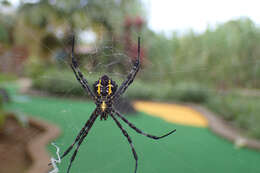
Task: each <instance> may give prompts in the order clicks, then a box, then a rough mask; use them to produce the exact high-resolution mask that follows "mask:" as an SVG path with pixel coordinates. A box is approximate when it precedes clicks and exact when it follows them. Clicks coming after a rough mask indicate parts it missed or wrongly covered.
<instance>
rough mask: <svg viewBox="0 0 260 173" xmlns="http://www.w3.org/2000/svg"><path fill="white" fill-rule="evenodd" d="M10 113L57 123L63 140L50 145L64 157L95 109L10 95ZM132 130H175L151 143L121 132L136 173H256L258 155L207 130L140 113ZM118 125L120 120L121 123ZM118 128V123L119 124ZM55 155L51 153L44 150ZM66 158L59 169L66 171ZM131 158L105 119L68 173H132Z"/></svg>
mask: <svg viewBox="0 0 260 173" xmlns="http://www.w3.org/2000/svg"><path fill="white" fill-rule="evenodd" d="M11 91H12V93H13V94H12V98H13V101H14V102H13V104H12V105H9V106H8V108H9V109H16V110H19V111H22V112H24V113H26V114H28V115H31V116H34V117H39V118H41V119H44V120H46V121H49V122H52V123H56V124H57V125H59V126H60V128H61V129H62V132H63V133H62V135H61V136H60V137H59V138H58V139H57V140H56V141H55V143H56V144H57V145H58V146H59V147H60V149H61V152H63V151H64V150H65V149H66V148H67V147H68V146H69V145H70V144H71V143H72V142H73V140H74V138H75V137H76V135H77V133H78V132H79V131H80V129H81V128H82V126H83V125H84V123H85V121H86V120H87V119H88V118H89V116H90V114H91V112H92V111H93V109H94V107H95V105H94V104H93V103H92V102H88V101H76V100H69V99H57V98H44V97H32V96H25V95H23V96H22V95H15V91H14V90H11ZM127 119H128V120H129V121H131V122H133V123H134V124H135V125H136V126H137V127H139V128H140V129H142V130H144V131H145V132H149V133H151V134H154V135H161V134H164V133H165V132H168V131H170V130H172V129H174V128H176V129H177V132H176V133H175V134H173V135H171V136H169V137H167V138H164V139H161V140H159V141H154V140H152V139H150V138H147V137H145V136H142V135H140V134H137V133H136V132H135V131H133V130H132V129H130V128H129V127H128V126H127V125H126V124H124V127H125V128H126V130H127V131H128V132H129V135H130V136H131V138H132V140H133V144H134V146H135V148H136V151H137V154H138V157H139V161H138V164H139V167H138V170H137V172H138V173H173V172H174V173H245V172H247V173H256V172H260V166H259V163H260V152H257V151H254V150H249V149H236V148H235V147H234V145H233V144H231V143H230V142H228V141H226V140H224V139H222V138H219V137H217V136H215V135H214V134H213V133H211V132H210V131H209V130H208V129H207V128H195V127H189V126H182V125H177V124H172V123H169V122H165V121H164V120H162V119H159V118H156V117H152V116H148V115H146V114H145V113H138V114H136V115H128V116H127ZM121 122H122V121H121ZM122 123H123V122H122ZM48 148H49V150H50V152H51V153H52V155H53V156H55V148H54V147H53V146H51V145H49V147H48ZM70 156H71V154H70V155H68V156H67V157H66V158H65V159H64V160H63V161H62V163H61V164H60V165H59V168H60V172H61V173H63V172H66V169H67V167H68V163H69V158H70ZM134 165H135V162H134V158H133V156H132V152H131V148H130V146H129V144H128V142H127V140H126V139H125V137H124V136H123V135H122V133H121V131H120V129H118V128H117V126H116V124H115V123H114V122H113V121H112V120H111V118H109V119H108V120H107V121H100V120H99V119H97V121H96V122H95V124H94V126H93V128H92V129H91V131H90V133H89V135H88V136H87V138H86V140H85V141H84V142H83V143H82V145H81V147H80V150H79V153H78V155H77V157H76V159H75V161H74V163H73V165H72V169H71V173H133V172H134Z"/></svg>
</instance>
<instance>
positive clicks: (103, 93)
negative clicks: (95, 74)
mask: <svg viewBox="0 0 260 173" xmlns="http://www.w3.org/2000/svg"><path fill="white" fill-rule="evenodd" d="M93 87H94V91H95V93H96V95H97V96H98V97H105V98H106V97H108V96H112V95H114V93H115V91H116V89H117V84H116V82H115V81H113V80H112V79H110V78H109V77H108V76H107V75H103V76H102V77H101V78H100V79H99V80H98V81H96V82H95V83H94V85H93Z"/></svg>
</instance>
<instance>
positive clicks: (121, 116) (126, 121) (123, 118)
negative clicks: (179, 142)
mask: <svg viewBox="0 0 260 173" xmlns="http://www.w3.org/2000/svg"><path fill="white" fill-rule="evenodd" d="M113 112H114V113H116V115H117V116H118V117H119V118H121V119H122V120H123V121H124V122H125V123H126V124H128V125H129V127H131V128H132V129H134V130H135V131H136V132H137V133H140V134H142V135H144V136H147V137H148V138H152V139H156V140H157V139H161V138H164V137H166V136H168V135H170V134H172V133H174V132H175V131H176V129H174V130H172V131H170V132H169V133H166V134H165V135H162V136H154V135H150V134H147V133H144V132H143V131H141V130H140V129H138V128H137V127H136V126H135V125H134V124H132V123H131V122H129V121H128V120H127V119H126V118H125V117H124V116H123V115H121V114H120V113H119V112H118V111H116V110H114V109H113Z"/></svg>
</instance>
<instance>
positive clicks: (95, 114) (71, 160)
mask: <svg viewBox="0 0 260 173" xmlns="http://www.w3.org/2000/svg"><path fill="white" fill-rule="evenodd" d="M97 117H98V114H97V113H96V112H95V113H94V117H93V118H92V120H91V121H90V123H89V125H88V127H87V129H85V131H84V132H83V134H82V135H83V136H81V137H80V140H79V142H78V144H77V148H76V149H75V151H74V153H73V155H72V156H71V158H70V164H69V167H68V169H67V173H69V172H70V168H71V165H72V162H73V161H74V159H75V157H76V155H77V153H78V150H79V147H80V145H81V143H82V142H83V141H84V139H85V138H86V136H87V135H88V132H89V130H90V129H91V127H92V125H93V124H94V122H95V120H96V119H97Z"/></svg>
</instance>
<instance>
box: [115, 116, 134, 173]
mask: <svg viewBox="0 0 260 173" xmlns="http://www.w3.org/2000/svg"><path fill="white" fill-rule="evenodd" d="M110 115H111V117H112V118H113V120H114V121H115V122H116V125H117V126H118V127H119V128H120V129H121V131H122V133H123V134H124V136H125V137H126V138H127V140H128V143H129V144H130V146H131V149H132V152H133V155H134V158H135V173H136V171H137V160H138V158H137V154H136V151H135V149H134V146H133V144H132V140H131V138H130V136H129V135H128V133H127V132H126V130H125V129H124V128H123V127H122V125H121V124H120V122H119V121H118V120H117V119H116V118H115V116H114V115H113V114H112V113H111V114H110Z"/></svg>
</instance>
